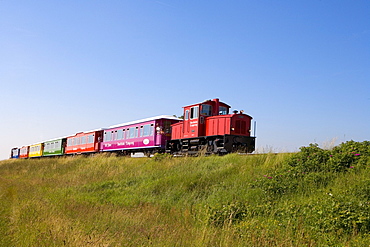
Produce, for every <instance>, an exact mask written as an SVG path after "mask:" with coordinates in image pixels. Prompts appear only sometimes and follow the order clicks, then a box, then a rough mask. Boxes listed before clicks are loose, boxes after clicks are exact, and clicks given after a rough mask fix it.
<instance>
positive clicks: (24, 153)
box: [19, 146, 30, 159]
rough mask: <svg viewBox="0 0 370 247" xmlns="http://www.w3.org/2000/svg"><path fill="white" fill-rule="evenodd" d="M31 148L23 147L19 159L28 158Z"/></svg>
mask: <svg viewBox="0 0 370 247" xmlns="http://www.w3.org/2000/svg"><path fill="white" fill-rule="evenodd" d="M29 148H30V147H29V146H23V147H21V148H20V150H19V158H21V159H26V158H28V152H29Z"/></svg>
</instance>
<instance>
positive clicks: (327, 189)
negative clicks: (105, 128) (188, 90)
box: [0, 154, 370, 246]
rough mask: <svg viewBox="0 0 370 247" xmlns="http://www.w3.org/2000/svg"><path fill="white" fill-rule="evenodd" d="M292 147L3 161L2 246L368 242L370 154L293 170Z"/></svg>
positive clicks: (0, 175)
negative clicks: (339, 166)
mask: <svg viewBox="0 0 370 247" xmlns="http://www.w3.org/2000/svg"><path fill="white" fill-rule="evenodd" d="M294 155H295V154H259V155H246V156H240V155H236V154H230V155H225V156H221V157H219V156H209V157H181V158H180V157H179V158H172V157H167V156H165V155H164V156H161V155H159V156H156V157H155V158H136V159H135V158H126V157H115V156H109V155H96V156H94V157H62V158H46V159H31V160H7V161H2V162H0V235H1V236H3V237H2V238H0V246H367V245H368V244H369V243H370V236H369V232H368V231H367V230H368V229H370V228H367V227H366V226H365V225H366V224H368V222H370V220H369V219H370V216H369V215H368V214H366V210H368V209H369V207H368V206H367V204H369V202H368V201H369V197H367V198H365V197H363V198H362V197H361V196H360V195H361V194H363V193H364V192H366V191H370V182H369V183H368V181H369V180H368V177H369V175H370V174H369V173H370V170H369V169H368V166H369V160H368V159H367V161H366V162H367V163H366V164H365V165H362V166H361V167H358V168H357V167H356V169H348V171H346V172H337V173H333V172H325V173H324V172H321V173H319V172H315V173H314V172H312V173H309V174H307V175H304V176H303V175H299V176H298V175H297V176H293V175H291V174H290V173H292V171H290V170H289V171H288V170H287V160H290V159H292V158H293V156H294ZM293 172H295V171H293ZM284 179H285V180H284ZM329 194H330V195H332V196H330V195H329ZM359 198H360V199H359ZM361 198H362V199H361ZM349 202H352V204H351V205H350V204H348V203H349ZM361 203H362V204H361ZM366 203H367V204H366ZM360 204H361V205H360ZM336 208H337V209H338V210H336ZM334 209H335V210H334ZM346 210H347V211H346ZM351 210H352V211H351ZM355 211H356V212H357V213H354V212H355ZM345 214H346V215H347V216H348V217H349V218H350V219H349V220H346V219H345V216H343V215H345ZM341 217H342V218H343V220H336V218H340V219H341ZM351 217H352V218H351ZM320 219H321V220H320ZM351 220H352V221H356V222H357V223H356V222H355V223H353V224H356V227H357V228H356V227H355V228H353V227H351V226H350V224H352V223H351V222H352V221H351ZM358 221H363V223H361V222H360V223H358ZM360 227H362V228H361V229H365V230H361V229H359V228H360ZM346 229H349V230H348V231H347V230H346Z"/></svg>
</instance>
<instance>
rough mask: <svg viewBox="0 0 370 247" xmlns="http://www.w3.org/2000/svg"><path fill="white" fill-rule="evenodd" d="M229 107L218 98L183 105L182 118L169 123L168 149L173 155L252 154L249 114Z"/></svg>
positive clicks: (253, 143)
mask: <svg viewBox="0 0 370 247" xmlns="http://www.w3.org/2000/svg"><path fill="white" fill-rule="evenodd" d="M229 110H230V106H229V105H227V104H225V103H223V102H220V101H219V99H213V100H207V101H204V102H202V103H198V104H194V105H189V106H185V107H184V116H183V118H184V119H183V121H181V122H178V123H175V124H172V125H171V127H172V133H171V140H170V141H168V142H167V146H166V150H167V152H170V153H173V154H183V153H187V154H195V153H198V152H200V151H201V150H204V152H205V153H215V154H216V153H218V154H222V153H230V152H246V153H251V152H253V151H254V149H255V137H251V133H250V132H251V120H252V117H251V116H249V115H247V114H244V113H243V111H240V112H238V111H234V112H233V113H232V114H229Z"/></svg>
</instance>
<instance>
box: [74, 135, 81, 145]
mask: <svg viewBox="0 0 370 247" xmlns="http://www.w3.org/2000/svg"><path fill="white" fill-rule="evenodd" d="M75 145H80V137H75Z"/></svg>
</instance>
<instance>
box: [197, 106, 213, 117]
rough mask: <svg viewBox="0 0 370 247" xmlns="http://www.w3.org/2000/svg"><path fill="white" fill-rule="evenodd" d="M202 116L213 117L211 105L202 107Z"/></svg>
mask: <svg viewBox="0 0 370 247" xmlns="http://www.w3.org/2000/svg"><path fill="white" fill-rule="evenodd" d="M200 114H201V115H204V116H211V115H212V106H211V105H202V109H201V111H200Z"/></svg>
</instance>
